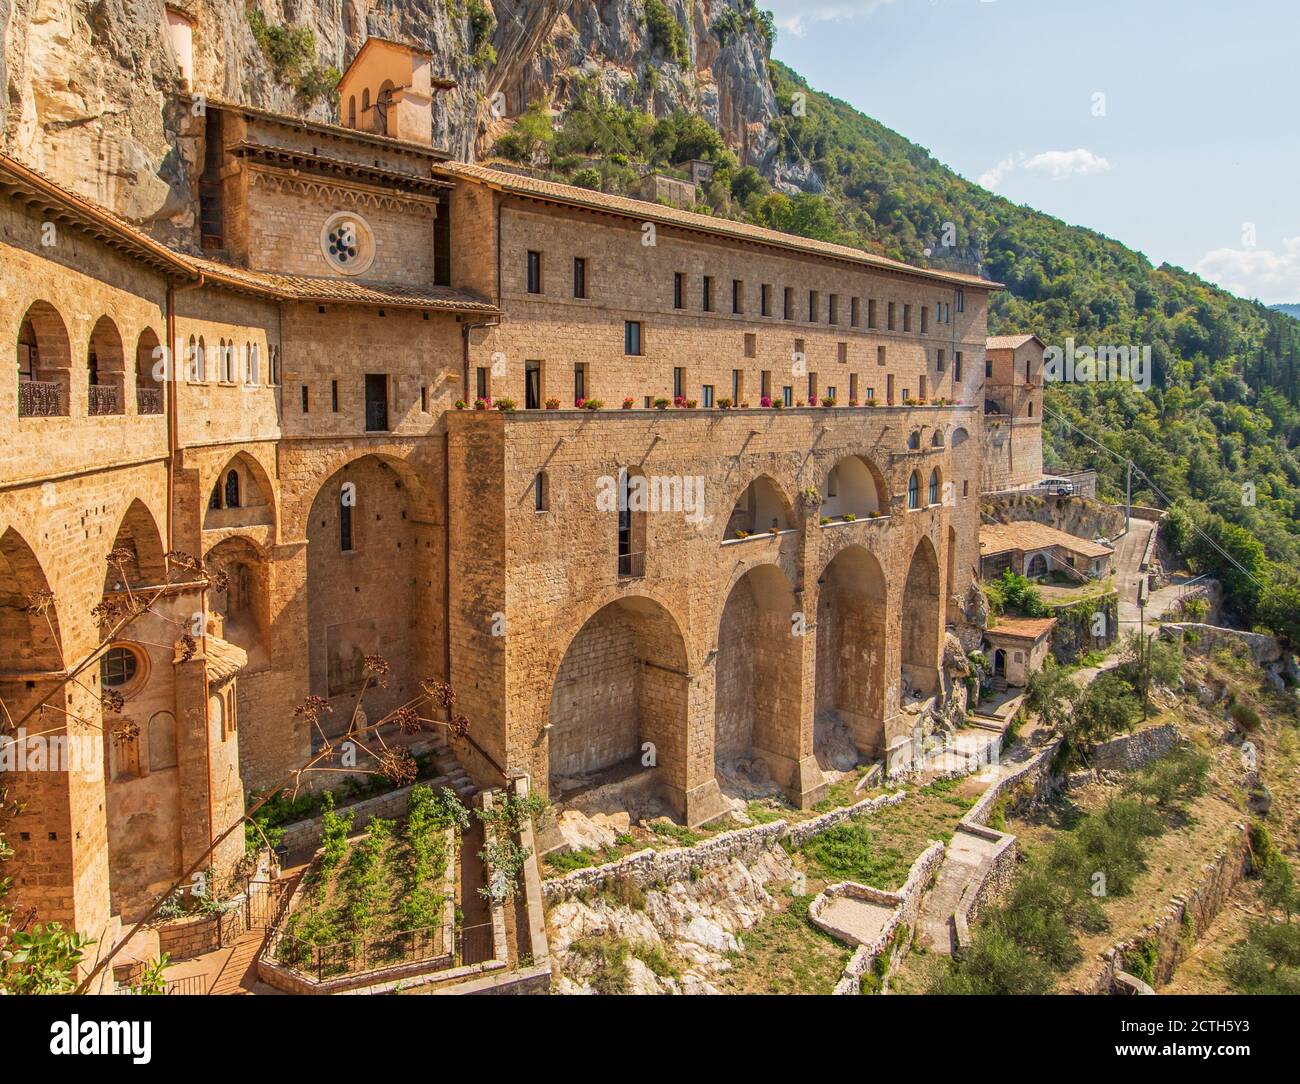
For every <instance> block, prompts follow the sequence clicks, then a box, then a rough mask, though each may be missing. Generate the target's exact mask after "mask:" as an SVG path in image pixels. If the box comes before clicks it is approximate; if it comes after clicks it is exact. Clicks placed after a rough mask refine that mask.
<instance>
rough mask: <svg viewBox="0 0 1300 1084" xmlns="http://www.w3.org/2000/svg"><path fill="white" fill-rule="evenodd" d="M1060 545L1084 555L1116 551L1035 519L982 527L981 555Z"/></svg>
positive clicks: (1098, 554) (1098, 555)
mask: <svg viewBox="0 0 1300 1084" xmlns="http://www.w3.org/2000/svg"><path fill="white" fill-rule="evenodd" d="M1052 546H1060V547H1061V548H1062V549H1066V550H1069V551H1070V552H1072V553H1078V554H1082V555H1083V556H1084V557H1088V558H1095V557H1108V556H1110V554H1112V553H1114V552H1115V551H1114V549H1112V548H1111V547H1110V546H1103V545H1101V544H1100V543H1097V542H1093V541H1091V540H1090V539H1087V538H1079V537H1078V536H1077V535H1072V534H1067V533H1066V532H1065V531H1058V530H1057V529H1056V528H1055V527H1049V526H1048V525H1047V524H1046V523H1035V522H1034V521H1032V520H1016V521H1015V522H1013V523H986V524H984V525H983V526H981V527H980V556H981V557H988V556H990V555H991V554H994V553H1009V552H1010V551H1012V550H1038V549H1049V548H1050V547H1052Z"/></svg>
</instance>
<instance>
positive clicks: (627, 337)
mask: <svg viewBox="0 0 1300 1084" xmlns="http://www.w3.org/2000/svg"><path fill="white" fill-rule="evenodd" d="M623 353H625V354H630V355H632V356H633V357H636V356H639V355H640V353H641V321H640V320H624V321H623Z"/></svg>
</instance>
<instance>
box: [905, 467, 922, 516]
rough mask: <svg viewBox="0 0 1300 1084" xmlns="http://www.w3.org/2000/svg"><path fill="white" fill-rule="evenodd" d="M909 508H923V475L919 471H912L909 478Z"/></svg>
mask: <svg viewBox="0 0 1300 1084" xmlns="http://www.w3.org/2000/svg"><path fill="white" fill-rule="evenodd" d="M907 507H908V508H920V507H921V474H920V472H919V471H912V473H911V474H909V475H908V476H907Z"/></svg>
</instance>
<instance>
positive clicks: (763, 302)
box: [758, 283, 772, 316]
mask: <svg viewBox="0 0 1300 1084" xmlns="http://www.w3.org/2000/svg"><path fill="white" fill-rule="evenodd" d="M758 309H759V313H760V314H761V315H763V316H771V315H772V287H771V286H769V285H768V284H767V283H763V285H762V286H760V287H759V288H758Z"/></svg>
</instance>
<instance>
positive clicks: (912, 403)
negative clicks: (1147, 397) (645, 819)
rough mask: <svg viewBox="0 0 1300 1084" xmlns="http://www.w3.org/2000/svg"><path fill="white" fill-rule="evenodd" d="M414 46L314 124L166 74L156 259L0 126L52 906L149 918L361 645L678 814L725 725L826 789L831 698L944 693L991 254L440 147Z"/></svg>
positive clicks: (982, 470)
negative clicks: (958, 254)
mask: <svg viewBox="0 0 1300 1084" xmlns="http://www.w3.org/2000/svg"><path fill="white" fill-rule="evenodd" d="M429 68H430V62H429V59H428V57H427V56H424V55H423V54H421V53H419V52H418V51H415V50H412V49H410V48H407V47H404V46H400V45H396V44H394V43H390V42H385V41H381V40H378V39H372V40H371V41H370V42H368V43H367V45H366V46H365V47H364V48H363V49H362V50H361V52H360V53H359V54H358V57H357V59H356V61H355V62H354V63H353V65H352V66H351V67H350V68H349V70H348V72H347V73H346V75H345V76H344V78H343V81H342V83H341V84H340V102H339V116H340V118H342V120H343V124H341V125H332V124H321V123H312V122H308V121H304V120H301V119H298V118H295V117H290V116H281V115H275V114H271V113H267V112H264V111H261V110H258V109H253V108H249V107H245V106H240V105H235V104H230V103H225V102H218V101H212V100H207V101H206V102H205V101H203V100H201V99H194V102H193V105H194V108H192V109H191V110H190V114H191V115H190V117H189V120H188V127H187V129H186V131H185V132H184V138H183V141H182V145H181V146H180V147H179V148H178V151H179V153H180V154H182V155H184V156H185V157H186V158H187V159H188V160H190V161H191V162H193V163H195V164H196V169H195V170H194V175H195V176H197V177H198V181H197V183H196V185H195V188H194V190H193V191H192V192H191V193H190V198H191V201H192V208H193V212H194V213H193V223H194V225H193V236H192V238H191V239H190V243H189V245H188V246H187V247H186V248H185V250H184V251H181V250H179V249H177V248H169V247H166V246H164V245H163V244H161V243H159V242H158V241H157V240H155V239H153V238H152V237H150V236H149V235H148V234H147V233H145V232H142V231H141V230H139V229H137V228H135V227H133V226H131V225H129V224H127V223H126V222H124V221H122V220H120V219H118V218H117V217H115V216H114V215H113V214H110V213H109V212H108V211H106V210H104V209H103V208H101V207H98V206H95V205H93V204H91V203H89V202H87V201H86V200H85V199H83V198H80V197H79V196H77V195H75V194H73V193H72V192H70V191H67V190H65V189H63V188H61V187H59V186H58V185H56V184H55V183H53V182H52V181H50V180H49V179H47V178H45V177H44V176H42V175H41V174H39V173H37V172H35V171H33V170H32V169H30V168H28V167H26V166H24V165H23V164H22V163H20V162H18V161H16V160H13V159H11V158H3V157H0V323H2V324H3V329H4V333H5V334H6V335H7V336H8V339H9V342H10V343H13V344H15V345H16V350H17V366H16V368H15V369H11V370H10V376H9V378H8V380H6V381H2V382H0V434H2V437H3V439H2V440H0V448H2V452H0V455H2V460H0V464H2V465H0V700H2V701H3V714H2V715H0V724H3V726H4V728H5V730H6V731H7V732H8V733H10V734H11V735H12V733H13V731H14V729H15V728H17V727H19V726H21V727H22V728H23V729H24V730H25V731H26V733H27V734H28V735H38V736H43V737H44V738H46V739H48V738H50V737H51V736H53V737H58V738H66V743H65V751H66V752H68V753H76V751H77V750H78V749H83V750H89V752H87V753H83V762H82V765H81V770H72V771H48V770H37V769H39V767H40V765H34V764H33V763H31V762H29V763H26V764H25V765H12V764H11V765H8V766H7V768H8V770H6V772H5V774H4V776H3V777H0V778H3V779H4V780H5V781H6V782H7V785H8V787H9V790H10V795H11V798H17V799H18V800H20V801H21V802H22V803H23V805H24V810H23V812H22V813H21V815H20V816H19V817H18V818H17V819H16V820H15V821H14V822H13V823H12V824H11V825H10V827H9V830H8V836H9V839H10V841H11V842H12V843H13V845H14V847H15V849H16V858H15V861H14V863H13V867H12V868H13V869H14V871H15V872H14V898H15V902H16V903H17V905H18V907H19V909H24V908H29V907H30V908H35V909H36V913H37V915H38V917H39V920H41V921H51V920H57V921H61V922H63V923H65V924H69V925H72V926H75V927H76V928H77V929H79V930H82V931H84V932H87V933H88V934H90V935H91V936H96V937H104V936H110V935H111V931H112V930H113V929H115V928H119V925H120V923H122V922H128V921H130V920H131V919H133V918H138V917H139V916H140V915H141V914H142V913H143V911H144V910H145V909H147V907H148V905H149V904H150V903H151V901H152V900H153V899H154V897H155V896H156V895H157V893H159V892H160V891H162V890H164V889H165V888H166V887H167V886H168V885H169V884H170V883H171V882H172V881H173V880H174V879H175V878H177V877H179V876H180V874H181V873H182V871H184V870H185V869H186V867H187V866H188V865H189V864H191V863H192V862H193V861H194V859H195V858H196V857H198V856H200V855H202V854H203V852H204V851H205V850H206V849H207V848H208V847H209V845H210V843H211V841H212V840H214V839H215V838H216V837H217V836H218V835H219V834H220V833H221V832H222V831H223V830H224V829H226V828H227V827H229V826H230V825H232V824H234V823H235V822H236V821H237V820H238V819H239V817H240V816H241V815H242V812H243V810H244V803H245V800H246V795H247V794H249V793H251V792H255V791H257V790H259V789H264V788H266V787H268V786H270V785H272V784H274V783H276V782H278V781H279V780H281V779H282V778H283V777H284V776H285V774H286V773H287V772H290V771H292V770H293V769H295V768H298V767H300V766H301V765H302V764H303V763H304V762H305V761H306V760H307V759H308V758H309V756H310V755H311V752H312V748H313V741H317V742H319V740H320V738H319V735H315V734H313V731H312V727H311V725H310V721H309V719H308V717H307V716H305V715H303V714H301V713H299V714H295V709H296V708H298V707H299V706H300V705H302V704H303V703H304V700H305V698H307V697H308V696H309V695H315V696H318V697H321V698H323V699H325V700H326V701H328V702H329V703H330V704H331V705H332V707H333V708H334V710H333V713H332V714H327V715H325V716H324V718H323V720H322V724H321V725H322V728H323V729H325V730H327V731H328V730H329V728H331V727H332V728H334V730H335V731H341V730H342V729H343V728H344V726H345V723H346V721H347V719H348V718H349V716H350V714H351V712H352V710H353V705H354V704H355V702H356V696H357V691H358V689H359V688H360V686H361V685H362V684H363V683H364V682H365V680H366V676H365V672H366V664H365V661H364V660H365V659H366V657H367V656H372V655H380V656H382V657H383V658H384V659H386V660H387V661H388V663H389V664H390V666H391V673H390V675H389V680H388V683H387V686H386V687H383V688H378V689H373V690H371V692H370V694H368V695H367V698H366V702H365V708H366V711H367V712H368V713H369V714H370V716H371V718H374V717H376V712H387V711H389V710H391V709H392V708H395V707H397V706H398V705H401V704H403V703H405V702H407V701H409V700H411V699H412V698H414V697H417V696H419V694H420V685H421V682H425V681H444V680H445V681H448V682H450V683H451V685H452V686H453V687H454V689H455V691H456V693H457V696H458V701H457V704H456V710H457V711H458V712H461V713H463V714H464V715H465V716H466V717H467V718H468V720H469V732H468V734H467V735H465V736H463V737H455V738H453V740H452V747H453V749H454V751H455V753H456V755H457V756H458V758H459V759H460V761H461V763H462V764H463V765H464V767H465V769H466V770H467V771H468V773H469V775H470V777H471V778H472V779H473V781H474V782H475V783H477V784H479V785H481V786H487V785H492V784H496V783H500V782H501V781H502V780H503V779H504V778H505V777H506V776H509V775H517V774H520V773H528V774H529V775H530V776H531V777H532V779H533V781H534V786H536V787H539V788H542V789H544V790H549V792H550V794H551V795H552V797H557V798H558V797H560V796H561V795H563V794H564V793H565V792H566V791H567V790H568V789H569V788H570V787H572V786H576V785H580V784H582V783H583V781H590V780H592V779H599V778H602V775H603V773H604V774H608V773H617V772H620V771H624V772H635V773H643V772H644V773H649V774H647V775H644V776H642V778H644V779H646V780H648V782H649V785H650V786H651V787H653V789H654V790H655V791H656V792H657V793H658V794H659V795H660V796H661V797H662V799H663V801H664V802H665V803H666V804H667V805H668V807H669V808H671V809H672V810H674V811H675V812H676V814H677V815H678V816H679V817H680V818H681V819H682V820H683V821H684V822H686V823H687V824H699V823H701V822H704V821H707V820H709V819H711V818H713V817H716V816H718V815H719V814H720V813H721V812H723V811H724V810H725V808H726V806H725V799H724V796H723V792H722V789H721V788H720V786H719V766H720V765H723V764H724V763H728V762H733V761H744V760H748V761H751V762H761V764H762V765H764V766H765V769H766V771H767V772H769V773H770V776H771V778H772V779H773V780H775V781H776V782H777V783H778V784H779V785H780V786H781V787H782V788H783V789H784V791H785V792H786V793H787V794H788V796H789V798H790V799H791V801H793V802H795V803H798V804H802V805H808V804H810V803H813V802H815V801H817V800H819V799H820V797H821V796H822V795H823V794H824V792H825V789H826V783H825V781H824V779H823V774H822V770H821V768H820V767H819V764H818V760H817V756H816V748H815V743H816V735H817V734H818V733H819V732H820V730H819V728H823V727H826V726H833V725H838V726H840V727H841V728H843V729H844V730H847V732H848V734H850V735H851V738H852V742H853V744H854V745H856V747H857V748H858V750H859V751H860V753H861V755H862V756H863V757H866V758H879V757H883V756H885V755H886V754H888V755H889V756H890V757H891V758H894V757H900V756H901V757H903V758H904V759H905V758H906V757H907V756H908V754H909V750H910V747H911V743H912V741H913V735H914V733H915V731H914V719H915V716H914V715H913V716H908V715H907V713H906V712H905V710H904V709H905V708H906V706H907V705H908V703H910V702H914V701H918V700H922V699H924V698H928V697H933V696H938V695H940V694H942V693H943V691H944V688H945V687H946V678H945V675H944V673H943V658H944V648H945V627H946V626H949V625H953V626H960V625H961V624H962V622H963V601H964V599H965V597H966V593H967V591H968V590H969V588H970V586H971V583H972V581H973V580H974V579H975V578H977V576H978V566H979V550H978V527H979V510H978V499H979V495H980V492H981V489H982V488H989V487H991V486H1002V485H1008V484H1013V483H1015V482H1017V481H1022V480H1025V479H1022V478H1020V477H1019V475H1020V474H1021V473H1024V471H1025V469H1028V471H1029V475H1030V476H1035V477H1036V475H1037V473H1038V465H1037V464H1030V466H1029V467H1028V468H1026V467H1024V466H1023V460H1024V456H1020V457H1018V458H1015V457H1012V456H1011V455H1010V454H1009V453H1007V452H1006V451H1004V450H1003V449H1005V445H1006V439H1007V434H1009V433H1012V432H1013V431H1014V432H1015V433H1017V434H1018V433H1019V432H1020V428H1021V427H1020V425H1019V422H1020V419H1019V418H1008V416H1007V415H1004V414H1001V413H1000V411H1001V409H1002V408H1001V406H1000V405H999V407H998V411H999V413H998V415H997V419H998V423H999V424H998V426H997V428H998V429H999V430H1000V433H1001V435H1000V437H999V439H1000V441H1001V443H999V444H998V445H997V449H996V450H995V454H993V455H992V456H991V457H988V458H986V456H985V455H984V454H983V452H984V449H985V435H984V419H983V414H984V409H985V402H986V399H987V398H989V395H988V393H987V392H986V390H985V378H986V371H990V372H991V370H986V356H985V333H986V323H985V320H986V313H987V303H988V297H989V293H990V291H992V290H994V289H996V288H997V284H995V283H992V282H989V281H987V280H984V279H981V278H979V277H976V276H971V275H964V274H956V273H949V272H945V271H936V270H924V269H919V268H915V267H911V266H908V265H905V264H902V263H898V262H895V261H892V260H889V259H885V258H883V257H879V256H875V255H871V254H869V253H865V252H862V251H859V250H856V249H850V248H844V247H840V246H837V245H832V244H826V243H822V242H818V241H812V240H807V239H804V238H800V237H795V236H790V235H785V234H781V233H776V232H773V231H770V230H766V229H760V228H757V227H754V226H749V225H743V224H738V223H734V222H728V221H724V220H718V219H713V218H709V217H707V216H702V215H697V214H691V213H687V212H683V211H678V210H674V209H672V208H669V207H665V206H660V205H657V204H654V203H647V202H641V201H638V200H634V199H629V198H623V197H617V196H611V195H604V194H600V193H597V192H591V191H586V190H583V189H578V188H571V187H567V186H564V185H560V184H554V183H550V182H546V181H541V180H536V179H532V178H530V177H527V176H522V175H518V174H515V173H511V172H504V171H500V170H496V169H491V168H486V167H484V166H482V165H474V164H466V163H461V162H455V161H450V160H449V159H448V156H447V155H445V154H444V153H441V152H440V151H439V150H437V149H436V148H435V147H433V146H432V145H431V142H430V132H431V130H432V124H431V110H432V109H433V108H434V104H433V103H434V101H435V99H436V95H437V92H438V89H439V87H440V86H443V85H445V84H444V83H443V81H442V80H440V79H438V78H437V77H436V76H435V75H434V74H433V73H431V72H430V70H429ZM1035 341H1036V340H1035ZM1022 353H1023V351H1022V349H1021V347H1020V346H1015V347H1013V348H1009V349H1008V350H1006V351H1005V352H1004V353H1000V354H999V358H1000V360H999V364H1000V365H1002V366H1003V368H1002V369H1001V370H999V374H998V377H999V389H998V392H997V396H996V397H995V398H996V399H997V402H998V403H999V404H1002V403H1014V404H1015V405H1014V410H1015V411H1020V410H1021V409H1022V407H1023V408H1025V409H1028V407H1029V406H1030V405H1038V404H1039V401H1040V396H1039V395H1036V394H1035V393H1034V391H1033V390H1032V389H1033V385H1034V384H1035V381H1036V380H1037V382H1039V383H1041V369H1035V368H1034V365H1035V364H1038V363H1041V352H1040V353H1039V355H1038V363H1031V365H1030V368H1029V369H1028V370H1025V369H1024V367H1023V362H1022V359H1021V355H1022ZM476 399H482V400H484V405H485V406H490V404H491V401H495V403H496V404H503V405H504V404H505V401H506V400H507V399H509V400H512V401H513V404H514V407H515V409H513V410H497V409H490V408H489V409H475V400H476ZM593 400H595V401H599V403H601V404H603V405H602V407H601V409H589V408H591V407H593V405H594V404H593ZM674 400H676V402H677V403H679V404H682V405H680V406H677V405H671V404H672V403H673V401H674ZM832 400H833V402H834V405H833V406H830V405H823V404H826V403H829V402H830V401H832ZM458 401H459V402H461V403H463V404H467V405H466V406H465V408H464V409H461V407H460V406H459V405H458ZM771 401H774V405H772V406H766V405H762V404H768V403H769V402H771ZM579 403H581V404H582V408H579V406H578V405H577V404H579ZM665 403H667V404H668V405H667V408H666V409H664V408H663V407H664V405H665ZM775 404H781V405H783V406H784V407H785V409H776V408H775ZM814 404H816V405H814ZM728 406H729V407H731V409H723V408H724V407H728ZM1025 420H1026V421H1028V418H1027V417H1026V419H1025ZM1036 420H1037V419H1035V421H1036ZM1035 435H1036V434H1035ZM1028 480H1032V477H1029V478H1028ZM106 555H107V559H106ZM185 555H188V556H185ZM215 573H220V575H219V576H215V577H214V574H215ZM423 713H424V714H426V715H429V716H430V717H433V713H432V712H431V710H429V709H427V708H426V709H425V710H424V712H423ZM33 744H34V743H31V742H29V743H28V745H29V746H32V745H33ZM47 744H49V743H48V741H47ZM13 748H14V747H13V745H12V744H11V745H10V747H9V749H10V752H11V753H12V752H13ZM647 749H649V750H651V751H652V756H650V757H649V758H648V759H650V760H651V761H652V764H651V766H649V767H643V766H642V765H643V762H644V761H645V760H646V759H647V752H646V751H647ZM243 847H244V843H243V832H242V830H240V831H237V832H234V833H232V834H231V835H230V836H229V837H228V839H227V840H226V841H225V842H224V843H223V844H222V845H221V846H220V847H219V848H218V849H217V851H216V852H215V854H214V856H213V859H212V865H213V872H214V873H216V874H218V875H224V874H227V873H228V872H229V871H230V870H231V869H232V868H233V867H234V865H235V864H236V863H237V862H238V860H239V859H240V858H241V857H242V854H243ZM105 931H109V933H108V934H106V932H105Z"/></svg>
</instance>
